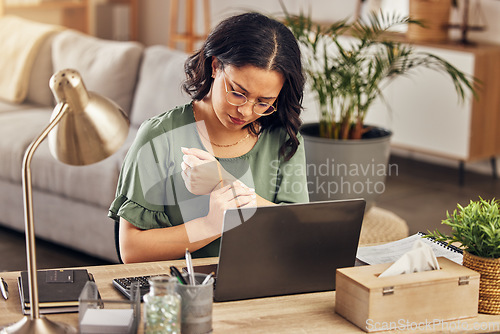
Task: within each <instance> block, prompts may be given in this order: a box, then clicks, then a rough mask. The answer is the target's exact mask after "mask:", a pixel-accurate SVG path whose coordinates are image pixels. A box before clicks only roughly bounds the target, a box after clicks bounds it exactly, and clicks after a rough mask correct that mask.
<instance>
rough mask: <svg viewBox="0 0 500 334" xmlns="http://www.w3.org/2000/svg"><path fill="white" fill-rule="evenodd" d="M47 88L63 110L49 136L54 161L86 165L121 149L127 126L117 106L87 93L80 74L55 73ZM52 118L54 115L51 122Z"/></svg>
mask: <svg viewBox="0 0 500 334" xmlns="http://www.w3.org/2000/svg"><path fill="white" fill-rule="evenodd" d="M49 86H50V89H51V90H52V93H53V94H54V97H55V99H56V102H57V103H58V104H59V105H61V108H66V112H65V115H64V116H63V117H62V118H61V120H60V121H59V122H58V124H57V125H56V126H55V127H54V129H53V130H52V131H51V132H50V134H49V147H50V152H51V153H52V155H53V156H54V157H55V158H56V159H57V160H59V161H61V162H64V163H66V164H69V165H77V166H78V165H89V164H92V163H95V162H98V161H101V160H103V159H105V158H107V157H108V156H110V155H112V154H113V153H114V152H116V151H117V150H118V149H119V148H120V147H121V145H122V144H123V142H124V141H125V139H126V138H127V135H128V130H129V125H130V122H129V120H128V118H127V116H126V115H125V113H124V112H123V110H122V109H121V108H120V106H118V105H117V104H116V103H115V102H113V101H111V100H110V99H107V98H105V97H103V96H100V95H98V94H95V93H93V92H88V91H87V89H86V88H85V85H84V83H83V80H82V77H81V76H80V74H79V73H78V72H77V71H75V70H72V69H65V70H61V71H59V72H57V73H55V74H54V75H53V76H52V78H51V79H50V83H49ZM56 109H58V108H55V109H54V110H56ZM56 115H57V112H56V111H54V113H53V114H52V117H51V120H52V118H54V117H56Z"/></svg>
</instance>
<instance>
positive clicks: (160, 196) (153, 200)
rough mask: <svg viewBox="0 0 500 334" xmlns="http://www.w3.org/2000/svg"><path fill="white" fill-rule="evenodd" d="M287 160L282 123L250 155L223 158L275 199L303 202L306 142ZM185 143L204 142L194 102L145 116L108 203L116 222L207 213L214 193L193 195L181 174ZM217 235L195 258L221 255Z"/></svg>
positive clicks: (164, 222)
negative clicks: (198, 127)
mask: <svg viewBox="0 0 500 334" xmlns="http://www.w3.org/2000/svg"><path fill="white" fill-rule="evenodd" d="M297 136H298V139H299V141H300V145H299V147H298V149H297V152H296V153H295V154H294V156H293V157H292V158H291V159H290V160H288V161H284V159H283V157H282V156H280V154H279V149H280V147H281V145H282V144H283V143H284V142H285V141H286V138H287V134H286V131H285V130H284V129H282V128H280V129H274V130H268V129H266V130H265V131H263V132H262V133H261V135H260V136H259V138H258V140H257V143H256V144H255V145H254V147H253V148H252V149H251V150H250V151H249V152H248V153H246V154H244V155H242V156H240V157H237V158H218V160H219V162H220V163H221V165H222V166H223V167H224V169H225V170H226V171H228V172H230V173H231V174H232V175H233V176H235V177H236V178H238V179H239V180H241V181H242V182H243V183H244V184H246V185H247V186H249V187H251V188H254V189H255V191H256V192H257V194H259V195H260V196H261V197H263V198H265V199H267V200H268V201H271V202H273V203H304V202H308V201H309V195H308V192H307V181H306V173H305V172H306V170H305V155H304V144H303V139H302V137H301V136H300V134H298V135H297ZM181 147H187V148H199V149H203V150H206V149H205V147H204V146H203V144H202V142H201V139H200V137H199V134H198V132H197V129H196V123H195V119H194V115H193V107H192V104H191V103H189V104H186V105H183V106H179V107H176V108H174V109H173V110H170V111H168V112H166V113H163V114H161V115H158V116H156V117H153V118H151V119H149V120H147V121H145V122H144V123H143V124H142V125H141V127H140V128H139V131H138V133H137V137H136V138H135V141H134V143H133V144H132V146H131V147H130V149H129V151H128V153H127V155H126V157H125V160H124V162H123V165H122V168H121V172H120V176H119V179H118V186H117V189H116V198H115V200H114V201H113V203H111V206H110V208H109V214H108V215H109V217H111V218H112V219H114V220H115V221H118V220H119V217H123V218H124V219H125V220H127V221H129V222H130V223H132V224H133V225H135V226H136V227H138V228H140V229H152V228H163V227H169V226H175V225H180V224H183V223H184V222H187V221H190V220H193V219H195V218H199V217H203V216H206V215H207V213H208V209H209V198H210V197H209V195H201V196H198V195H193V194H192V193H190V192H189V191H188V190H187V189H186V187H185V184H184V181H183V179H182V177H181V172H182V168H181V162H182V157H183V153H182V151H181ZM219 242H220V239H217V240H215V241H213V242H211V243H210V244H208V245H207V246H205V247H203V248H201V249H200V250H198V251H196V252H194V253H193V257H210V256H218V255H219Z"/></svg>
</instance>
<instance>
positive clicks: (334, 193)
mask: <svg viewBox="0 0 500 334" xmlns="http://www.w3.org/2000/svg"><path fill="white" fill-rule="evenodd" d="M300 133H301V134H302V136H303V137H304V145H305V151H306V163H307V166H306V167H307V183H308V190H309V198H310V200H311V201H324V200H332V199H352V198H364V199H365V200H366V202H367V208H370V207H371V206H372V204H373V203H374V202H375V199H376V198H377V197H378V196H379V195H380V194H382V193H383V192H384V191H385V179H386V176H387V175H389V173H397V169H396V170H395V169H391V168H390V166H388V160H389V155H390V139H391V135H392V133H391V132H390V131H387V130H384V129H381V128H375V127H373V128H372V130H370V131H369V132H367V133H366V134H365V135H364V136H363V139H359V140H336V139H327V138H320V137H319V125H318V123H310V124H304V125H303V126H302V128H301V130H300Z"/></svg>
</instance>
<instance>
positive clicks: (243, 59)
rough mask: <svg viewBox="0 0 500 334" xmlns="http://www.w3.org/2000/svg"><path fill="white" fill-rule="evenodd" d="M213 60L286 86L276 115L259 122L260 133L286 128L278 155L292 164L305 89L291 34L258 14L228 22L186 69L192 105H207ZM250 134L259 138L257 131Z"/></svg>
mask: <svg viewBox="0 0 500 334" xmlns="http://www.w3.org/2000/svg"><path fill="white" fill-rule="evenodd" d="M212 57H215V58H217V59H218V60H219V64H221V65H220V66H224V65H231V66H235V67H243V66H246V65H252V66H255V67H258V68H261V69H266V70H273V71H277V72H278V73H280V74H281V75H283V77H284V79H285V82H284V84H283V88H282V89H281V91H280V93H279V96H278V103H279V105H278V110H277V111H276V112H275V113H273V114H271V115H269V116H265V117H260V118H259V119H258V122H259V124H260V130H259V131H260V132H262V131H263V130H264V129H266V128H270V129H273V128H276V127H284V128H285V129H286V132H287V133H288V137H289V138H288V140H287V141H286V142H285V143H284V144H283V145H282V146H281V148H280V155H282V156H284V157H285V160H289V159H290V158H291V157H292V156H293V155H294V154H295V152H296V151H297V147H298V146H299V140H298V139H297V133H298V131H299V127H300V125H301V124H302V122H301V119H300V113H301V111H302V99H303V94H304V93H303V91H304V84H305V76H304V73H303V71H302V62H301V56H300V49H299V46H298V43H297V40H296V39H295V37H294V35H293V34H292V32H291V31H290V30H289V29H288V28H287V27H286V26H285V25H284V24H282V23H280V22H278V21H276V20H274V19H271V18H269V17H267V16H265V15H262V14H259V13H245V14H241V15H236V16H232V17H229V18H227V19H225V20H224V21H222V22H221V23H219V24H218V25H217V27H215V28H214V30H213V31H212V32H211V33H210V34H209V35H208V37H207V39H206V40H205V42H204V43H203V46H202V47H201V48H200V49H199V50H198V51H197V52H195V53H194V54H193V55H192V56H190V57H189V58H188V59H187V61H186V63H185V64H184V70H185V72H186V76H187V79H186V81H185V82H184V84H183V88H184V90H185V91H186V92H187V93H188V94H189V95H190V96H191V98H193V99H194V100H201V99H203V98H204V97H205V96H206V95H207V94H208V93H209V91H210V89H211V86H212V82H213V78H212ZM249 129H250V130H251V131H252V132H253V133H255V134H257V131H256V129H255V127H254V126H252V125H249Z"/></svg>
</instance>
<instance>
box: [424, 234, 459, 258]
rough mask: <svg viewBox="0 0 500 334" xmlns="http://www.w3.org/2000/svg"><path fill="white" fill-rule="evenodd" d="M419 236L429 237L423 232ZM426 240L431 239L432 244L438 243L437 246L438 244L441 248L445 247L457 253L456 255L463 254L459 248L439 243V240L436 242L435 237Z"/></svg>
mask: <svg viewBox="0 0 500 334" xmlns="http://www.w3.org/2000/svg"><path fill="white" fill-rule="evenodd" d="M417 234H418V235H420V236H421V237H423V236H425V235H427V234H425V233H423V232H418V233H417ZM426 239H429V240H430V241H431V242H434V243H436V244H438V245H440V246H442V247H444V248H446V249H448V250H451V251H453V252H456V253H460V254H463V251H462V250H461V249H460V248H458V247H457V246H454V245H449V244H448V243H446V242H443V241H438V240H436V238H433V237H428V238H426Z"/></svg>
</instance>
